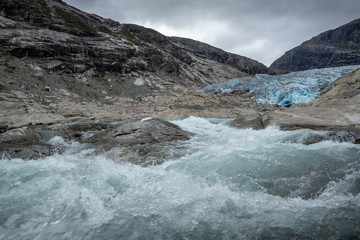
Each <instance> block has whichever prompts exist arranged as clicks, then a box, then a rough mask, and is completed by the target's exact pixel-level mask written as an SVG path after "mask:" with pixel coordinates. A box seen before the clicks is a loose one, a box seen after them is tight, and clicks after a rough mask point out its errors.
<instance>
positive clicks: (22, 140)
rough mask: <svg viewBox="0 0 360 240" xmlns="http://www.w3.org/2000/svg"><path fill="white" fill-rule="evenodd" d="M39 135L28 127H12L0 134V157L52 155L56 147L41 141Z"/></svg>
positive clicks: (32, 157)
mask: <svg viewBox="0 0 360 240" xmlns="http://www.w3.org/2000/svg"><path fill="white" fill-rule="evenodd" d="M41 138H42V137H41V135H40V134H39V133H37V132H35V131H33V130H30V129H23V128H22V129H13V130H9V131H7V132H4V133H2V134H0V156H1V159H12V158H21V159H27V160H30V159H38V158H42V157H45V156H49V155H52V154H53V153H54V152H55V151H56V148H55V147H53V146H51V145H49V144H45V143H43V142H42V141H41Z"/></svg>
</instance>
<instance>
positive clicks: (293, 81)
mask: <svg viewBox="0 0 360 240" xmlns="http://www.w3.org/2000/svg"><path fill="white" fill-rule="evenodd" d="M358 68H360V65H354V66H343V67H333V68H321V69H311V70H306V71H299V72H291V73H288V74H283V75H266V74H257V75H256V76H254V77H244V78H234V79H230V80H228V81H226V82H220V83H215V84H212V85H210V86H207V87H205V88H203V89H201V90H200V92H207V93H231V92H234V91H244V90H245V91H247V92H249V93H250V94H252V95H253V99H254V100H256V101H257V102H260V103H269V104H277V105H279V106H289V105H292V104H294V103H308V102H311V101H312V100H314V99H315V98H316V97H318V96H319V94H320V91H321V90H322V89H323V88H325V87H326V86H328V85H329V84H330V83H332V82H334V81H335V80H336V79H338V78H340V77H342V76H344V75H345V74H347V73H349V72H351V71H354V70H355V69H358Z"/></svg>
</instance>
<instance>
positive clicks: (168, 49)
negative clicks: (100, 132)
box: [0, 0, 270, 101]
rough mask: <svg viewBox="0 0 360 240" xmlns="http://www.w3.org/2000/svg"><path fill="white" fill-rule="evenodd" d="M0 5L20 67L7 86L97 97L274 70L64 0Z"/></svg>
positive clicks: (2, 41) (5, 61) (10, 53)
mask: <svg viewBox="0 0 360 240" xmlns="http://www.w3.org/2000/svg"><path fill="white" fill-rule="evenodd" d="M0 13H1V14H0V59H1V65H4V66H5V69H6V70H5V71H7V75H9V74H10V75H11V74H12V73H14V74H18V75H19V76H17V79H18V80H16V81H12V80H10V81H9V80H8V79H9V77H2V79H1V83H2V88H5V89H12V90H19V91H22V90H21V88H34V86H35V88H36V89H40V90H44V89H45V88H46V89H49V88H50V89H57V90H56V91H57V92H58V91H60V89H63V90H65V91H66V92H68V93H69V94H72V95H75V96H80V97H82V98H85V99H95V100H99V99H103V98H104V96H103V95H110V97H111V96H128V97H135V96H139V95H140V96H144V95H146V94H149V93H154V92H159V91H175V90H174V89H179V88H182V87H186V88H188V87H191V88H198V87H201V86H205V85H207V84H210V83H213V82H218V81H222V80H226V79H229V78H233V77H239V76H244V75H247V74H255V73H268V72H270V70H269V69H268V68H267V67H265V66H264V65H263V64H260V63H258V62H256V61H254V60H251V59H249V58H246V57H242V56H238V55H235V54H231V53H227V52H224V51H222V50H220V49H217V48H215V47H212V46H209V45H207V44H203V43H200V42H196V41H193V40H189V39H182V38H170V37H166V36H164V35H162V34H160V33H158V32H156V31H154V30H152V29H148V28H144V27H141V26H137V25H132V24H120V23H118V22H115V21H113V20H110V19H104V18H101V17H99V16H96V15H93V14H88V13H84V12H82V11H80V10H78V9H76V8H73V7H71V6H69V5H67V4H66V3H64V2H62V1H61V0H31V1H30V0H0ZM19 66H21V69H19ZM34 71H35V72H34ZM21 72H23V74H22V73H21ZM30 72H31V74H32V75H30V76H29V74H27V73H30ZM21 75H23V76H21ZM2 76H4V74H2ZM47 87H49V88H47ZM104 91H105V92H107V93H106V94H103V93H104ZM35 92H36V90H35ZM101 92H103V93H101ZM36 95H38V94H36ZM99 101H100V100H99Z"/></svg>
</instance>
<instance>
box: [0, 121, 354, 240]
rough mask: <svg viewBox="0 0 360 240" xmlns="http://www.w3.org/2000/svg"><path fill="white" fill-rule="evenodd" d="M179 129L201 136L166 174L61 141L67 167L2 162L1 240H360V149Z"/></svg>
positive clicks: (212, 125)
mask: <svg viewBox="0 0 360 240" xmlns="http://www.w3.org/2000/svg"><path fill="white" fill-rule="evenodd" d="M173 122H174V123H175V124H178V125H179V126H180V127H182V128H183V129H185V130H188V131H191V132H194V133H196V134H197V135H196V136H195V137H194V138H192V139H191V140H190V141H187V142H186V143H184V144H185V145H184V144H182V145H181V147H179V151H181V154H179V155H180V156H179V157H178V158H176V159H168V161H166V162H165V163H164V164H162V165H158V166H150V167H146V168H144V167H140V166H137V165H132V164H130V163H121V162H120V163H119V162H115V161H113V156H114V155H116V154H114V153H96V152H94V150H91V149H89V148H88V147H87V146H85V145H81V144H79V143H76V142H73V143H64V142H63V141H62V140H61V139H59V138H53V139H52V140H51V141H52V143H56V142H57V143H58V144H60V145H64V146H66V147H67V151H66V152H65V153H63V154H61V155H54V156H51V157H47V158H45V159H43V160H37V161H23V160H21V159H13V160H11V161H10V160H5V159H4V160H2V161H0V239H22V240H23V239H107V240H108V239H357V238H359V237H360V194H359V192H360V160H359V159H360V146H359V145H355V144H351V143H339V142H332V141H323V142H320V143H316V144H312V145H304V144H302V143H301V142H302V141H303V139H305V138H306V137H307V136H309V135H311V134H314V132H313V131H310V130H299V131H289V132H286V131H279V130H278V129H276V128H268V129H265V130H259V131H254V130H251V129H245V130H238V129H234V128H230V127H228V126H227V125H226V121H225V120H206V119H201V118H194V117H191V118H188V119H185V120H178V121H173ZM320 134H322V133H320ZM179 144H180V143H179ZM179 146H180V145H179ZM184 146H185V147H184ZM118 151H121V149H119V150H118Z"/></svg>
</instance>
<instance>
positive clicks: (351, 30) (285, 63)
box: [270, 19, 360, 73]
mask: <svg viewBox="0 0 360 240" xmlns="http://www.w3.org/2000/svg"><path fill="white" fill-rule="evenodd" d="M357 64H360V19H357V20H354V21H352V22H350V23H348V24H345V25H343V26H341V27H338V28H336V29H334V30H330V31H326V32H324V33H321V34H319V35H318V36H316V37H314V38H312V39H310V40H308V41H306V42H303V43H302V44H301V45H300V46H297V47H295V48H293V49H291V50H289V51H287V52H286V53H285V54H284V55H283V56H281V57H280V58H279V59H277V60H276V61H275V62H273V63H272V64H271V66H270V68H271V69H273V70H275V71H276V72H278V73H284V72H292V71H301V70H307V69H314V68H326V67H337V66H345V65H357Z"/></svg>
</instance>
